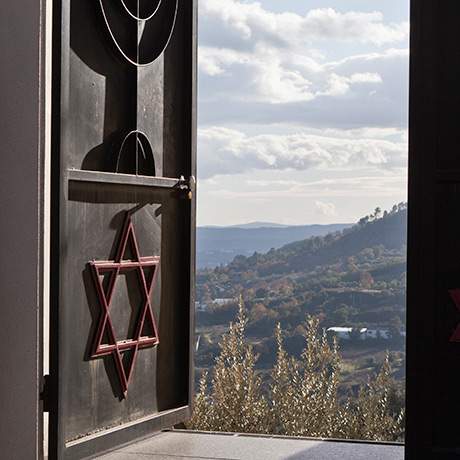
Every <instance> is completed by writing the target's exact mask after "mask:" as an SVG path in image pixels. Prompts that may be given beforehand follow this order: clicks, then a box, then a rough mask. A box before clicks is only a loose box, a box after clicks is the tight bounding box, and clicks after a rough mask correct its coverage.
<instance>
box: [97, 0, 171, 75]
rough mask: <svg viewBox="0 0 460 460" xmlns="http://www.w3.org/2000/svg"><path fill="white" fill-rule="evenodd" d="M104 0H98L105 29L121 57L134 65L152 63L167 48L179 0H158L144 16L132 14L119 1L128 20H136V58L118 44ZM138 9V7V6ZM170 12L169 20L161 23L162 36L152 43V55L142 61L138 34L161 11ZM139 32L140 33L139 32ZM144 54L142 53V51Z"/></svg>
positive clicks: (142, 65) (124, 4)
mask: <svg viewBox="0 0 460 460" xmlns="http://www.w3.org/2000/svg"><path fill="white" fill-rule="evenodd" d="M104 1H105V0H99V5H100V8H101V11H102V15H103V17H104V22H105V25H106V26H107V30H108V32H109V35H110V37H111V39H112V41H113V43H114V44H115V46H116V48H117V49H118V51H119V52H120V54H121V55H122V56H123V58H124V59H125V60H126V61H127V62H129V63H130V64H132V65H134V66H136V67H146V66H149V65H151V64H153V63H154V62H155V61H156V60H157V59H158V57H159V56H161V54H162V53H163V51H164V50H165V49H166V48H167V46H168V44H169V42H170V41H171V37H172V35H173V32H174V27H175V25H176V19H177V13H178V9H179V0H159V2H158V5H157V7H156V8H155V10H154V11H153V12H152V13H151V14H150V15H148V16H146V17H145V18H141V17H140V15H139V13H137V14H133V12H132V11H131V10H130V9H129V7H128V6H127V5H126V3H125V1H124V0H121V3H122V5H123V10H124V11H125V13H127V18H128V19H130V20H135V21H136V22H137V31H138V33H137V37H135V38H136V40H137V51H136V58H135V59H133V58H132V57H130V56H129V54H128V51H127V50H125V49H123V46H122V45H120V42H119V40H118V39H117V36H116V32H115V31H114V28H113V27H112V25H111V23H110V19H109V14H108V12H107V11H108V10H107V8H106V6H105V5H104ZM138 10H139V8H138ZM168 11H169V13H170V17H169V21H168V22H167V23H165V24H163V26H162V27H164V28H165V33H164V34H163V36H162V39H161V40H160V42H157V43H155V44H154V45H153V48H154V50H153V52H152V55H151V56H150V57H149V58H148V59H146V60H145V61H143V60H142V59H141V57H140V51H139V50H140V43H139V36H140V35H142V34H143V33H144V30H145V28H147V27H149V22H150V21H152V19H154V18H155V17H156V16H157V15H159V14H161V13H163V12H168ZM140 32H141V33H140ZM143 54H144V53H143Z"/></svg>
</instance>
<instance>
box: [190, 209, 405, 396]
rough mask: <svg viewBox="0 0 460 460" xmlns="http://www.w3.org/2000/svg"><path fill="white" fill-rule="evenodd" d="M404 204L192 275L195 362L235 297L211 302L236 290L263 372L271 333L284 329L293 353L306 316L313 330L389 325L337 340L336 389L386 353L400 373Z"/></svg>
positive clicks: (270, 357) (210, 356)
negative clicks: (378, 334)
mask: <svg viewBox="0 0 460 460" xmlns="http://www.w3.org/2000/svg"><path fill="white" fill-rule="evenodd" d="M406 208H407V207H406V204H405V203H400V204H399V205H395V206H394V207H393V208H392V209H391V210H390V211H385V212H382V211H381V210H380V209H379V208H377V209H376V210H375V211H374V212H373V213H372V214H370V215H369V216H365V217H363V218H362V219H361V220H360V221H359V222H358V223H357V224H356V225H354V226H353V227H351V228H347V229H345V230H343V231H340V232H335V233H330V234H328V235H326V236H323V237H319V236H317V237H312V238H308V239H305V240H302V241H298V242H295V243H290V244H287V245H285V246H283V247H281V248H279V249H272V250H270V251H268V252H267V253H264V254H260V253H254V254H253V255H252V256H249V257H246V256H237V257H235V258H234V260H233V261H232V262H231V263H229V264H228V265H227V266H224V267H217V268H214V269H204V270H200V271H198V273H197V300H198V301H199V302H200V303H202V304H206V305H207V306H208V308H207V310H206V311H203V312H199V313H198V314H197V325H198V334H199V335H200V345H199V349H198V352H197V357H196V362H197V365H198V367H199V368H200V369H208V368H210V367H211V366H212V365H213V363H214V359H215V357H216V356H217V354H218V351H219V347H218V342H219V339H220V337H221V336H222V334H223V333H224V332H225V331H226V330H227V329H228V324H229V322H230V321H231V320H232V319H233V318H234V317H235V314H236V313H237V309H238V306H237V302H236V301H235V302H233V303H229V304H227V305H223V306H218V305H216V304H213V302H212V301H213V299H218V298H233V299H237V298H238V297H239V295H242V296H243V298H244V300H245V303H246V307H247V309H248V324H247V328H246V332H247V334H248V337H249V340H250V341H251V343H252V345H253V346H254V350H255V352H256V353H258V354H259V359H258V361H257V368H258V369H259V370H260V371H262V372H264V370H267V369H269V368H271V366H273V364H274V362H275V359H276V341H275V338H274V336H273V331H274V329H275V327H276V325H277V323H280V324H281V327H282V328H283V330H284V331H286V334H285V339H284V344H285V347H286V350H287V351H288V352H289V353H292V354H293V355H294V356H297V357H300V355H301V353H302V347H303V345H304V338H303V337H304V334H305V327H304V325H303V324H304V321H305V317H306V316H307V315H313V316H316V317H318V318H319V320H320V327H321V328H324V329H327V328H329V327H331V326H347V327H353V328H355V330H357V329H358V328H361V327H367V328H373V329H382V328H384V329H388V330H389V331H390V334H391V337H390V339H388V340H384V339H381V338H378V339H374V340H364V341H363V340H359V339H358V335H355V334H354V333H352V334H350V340H342V341H341V342H340V345H341V350H342V356H343V364H342V369H341V371H342V373H343V376H344V377H345V379H344V381H343V382H342V387H343V388H342V390H343V391H345V390H346V389H350V388H351V389H353V388H354V387H355V386H356V385H358V384H361V383H362V382H364V381H365V380H366V379H367V378H368V376H369V375H371V374H372V372H374V371H375V369H376V368H378V366H379V365H381V363H382V362H383V359H384V356H385V353H386V350H389V351H390V359H391V360H392V364H393V368H394V369H395V374H394V376H395V377H396V378H397V379H399V380H402V379H403V378H404V360H405V353H404V338H403V337H402V335H401V332H402V331H404V330H405V287H406V232H407V230H406V219H407V209H406Z"/></svg>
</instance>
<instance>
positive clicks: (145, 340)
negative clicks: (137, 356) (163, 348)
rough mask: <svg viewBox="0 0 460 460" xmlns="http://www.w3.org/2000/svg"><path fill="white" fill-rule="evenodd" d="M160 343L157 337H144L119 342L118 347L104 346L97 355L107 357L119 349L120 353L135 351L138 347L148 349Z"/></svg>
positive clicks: (112, 345)
mask: <svg viewBox="0 0 460 460" xmlns="http://www.w3.org/2000/svg"><path fill="white" fill-rule="evenodd" d="M157 343H158V338H157V337H147V336H142V337H140V338H139V340H133V339H131V340H122V341H120V342H117V344H116V345H114V344H104V345H101V346H100V347H99V350H98V351H97V352H96V353H95V355H97V356H105V355H110V354H111V353H112V351H114V350H116V349H117V348H118V349H119V350H120V351H124V350H129V349H133V348H135V347H136V345H138V346H139V348H143V347H147V346H150V345H156V344H157Z"/></svg>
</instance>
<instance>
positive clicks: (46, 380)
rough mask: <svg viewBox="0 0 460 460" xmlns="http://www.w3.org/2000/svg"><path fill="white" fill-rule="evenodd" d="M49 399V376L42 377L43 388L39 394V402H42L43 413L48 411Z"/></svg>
mask: <svg viewBox="0 0 460 460" xmlns="http://www.w3.org/2000/svg"><path fill="white" fill-rule="evenodd" d="M50 397H51V376H50V375H44V376H43V387H42V391H41V393H40V401H42V402H43V412H49V411H50Z"/></svg>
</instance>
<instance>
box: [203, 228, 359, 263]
mask: <svg viewBox="0 0 460 460" xmlns="http://www.w3.org/2000/svg"><path fill="white" fill-rule="evenodd" d="M350 226H351V225H350V224H331V225H299V226H284V225H280V224H271V223H263V222H259V223H257V222H254V223H250V224H243V225H238V226H231V227H198V230H197V265H198V268H213V267H217V266H219V265H225V264H227V263H229V262H231V261H232V260H233V259H234V258H235V257H236V256H237V255H246V256H248V255H251V254H253V253H254V251H257V252H266V251H269V250H270V249H271V248H279V247H280V246H283V245H285V244H287V243H291V242H293V241H299V240H302V239H305V238H310V237H312V236H324V235H327V234H328V233H332V232H336V231H341V230H343V229H344V228H348V227H350Z"/></svg>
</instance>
